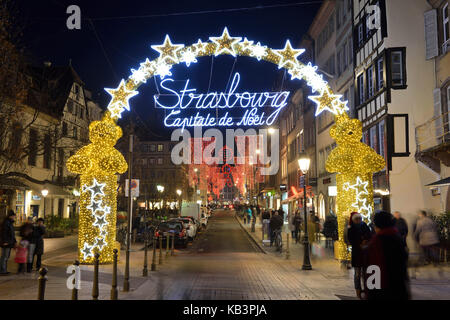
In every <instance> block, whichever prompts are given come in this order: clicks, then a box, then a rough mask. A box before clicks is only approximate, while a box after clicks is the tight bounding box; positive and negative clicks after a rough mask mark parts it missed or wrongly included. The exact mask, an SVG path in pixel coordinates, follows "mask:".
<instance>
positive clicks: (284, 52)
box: [273, 40, 305, 69]
mask: <svg viewBox="0 0 450 320" xmlns="http://www.w3.org/2000/svg"><path fill="white" fill-rule="evenodd" d="M273 52H274V53H275V54H276V55H277V56H279V57H280V62H279V63H278V69H281V68H282V67H284V66H285V65H286V64H288V63H291V64H292V65H294V66H295V64H296V63H297V57H298V56H299V55H301V54H302V53H303V52H305V49H293V48H292V45H291V42H290V41H289V40H287V41H286V44H285V45H284V48H283V49H280V50H273Z"/></svg>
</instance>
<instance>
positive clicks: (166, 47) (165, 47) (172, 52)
mask: <svg viewBox="0 0 450 320" xmlns="http://www.w3.org/2000/svg"><path fill="white" fill-rule="evenodd" d="M151 47H152V49H154V50H156V51H158V52H159V58H160V59H161V60H163V61H165V62H167V59H168V60H171V61H172V62H173V63H178V57H177V52H178V51H179V50H181V49H182V48H183V47H184V44H173V43H172V41H171V40H170V37H169V35H166V37H165V39H164V43H163V44H161V45H153V46H151Z"/></svg>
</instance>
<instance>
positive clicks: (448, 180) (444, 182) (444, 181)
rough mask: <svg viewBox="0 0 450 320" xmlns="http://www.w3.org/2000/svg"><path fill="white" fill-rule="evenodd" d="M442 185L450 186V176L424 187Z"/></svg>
mask: <svg viewBox="0 0 450 320" xmlns="http://www.w3.org/2000/svg"><path fill="white" fill-rule="evenodd" d="M444 186H450V177H448V178H445V179H441V180H438V181H436V182H433V183H430V184H427V185H426V187H444Z"/></svg>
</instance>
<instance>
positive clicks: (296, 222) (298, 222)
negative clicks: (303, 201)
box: [293, 210, 302, 243]
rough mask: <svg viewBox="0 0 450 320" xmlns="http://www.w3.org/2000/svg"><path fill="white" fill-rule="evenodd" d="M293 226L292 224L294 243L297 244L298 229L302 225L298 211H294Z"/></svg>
mask: <svg viewBox="0 0 450 320" xmlns="http://www.w3.org/2000/svg"><path fill="white" fill-rule="evenodd" d="M293 224H294V237H295V243H298V240H299V235H300V228H301V225H302V217H301V216H300V211H298V210H296V211H295V216H294V219H293Z"/></svg>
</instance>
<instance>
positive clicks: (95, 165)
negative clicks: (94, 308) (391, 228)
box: [67, 28, 384, 263]
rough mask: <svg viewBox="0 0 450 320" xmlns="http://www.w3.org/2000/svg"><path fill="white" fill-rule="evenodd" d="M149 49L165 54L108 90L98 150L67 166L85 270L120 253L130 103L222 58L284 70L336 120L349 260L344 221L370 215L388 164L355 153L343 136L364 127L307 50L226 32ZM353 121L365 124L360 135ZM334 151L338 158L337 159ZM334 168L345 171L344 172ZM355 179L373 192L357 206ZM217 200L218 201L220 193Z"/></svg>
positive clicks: (331, 166)
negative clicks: (376, 183)
mask: <svg viewBox="0 0 450 320" xmlns="http://www.w3.org/2000/svg"><path fill="white" fill-rule="evenodd" d="M151 47H152V48H153V49H155V50H156V51H157V52H158V53H159V57H158V58H156V59H154V60H151V61H150V60H149V59H148V58H147V59H146V60H145V61H144V62H142V63H141V64H140V66H139V67H138V68H137V69H131V75H130V76H129V78H128V79H126V80H125V79H122V80H121V81H120V83H119V86H118V87H117V88H115V89H114V88H112V89H109V88H105V90H106V92H108V93H109V94H110V95H111V101H110V103H109V104H108V111H107V112H106V113H105V115H104V117H103V119H102V120H101V121H97V122H94V123H93V124H91V126H90V128H89V139H90V140H91V142H92V143H91V144H90V145H88V146H86V147H83V148H82V149H80V150H79V151H78V152H77V153H76V154H75V155H74V156H72V157H70V158H69V159H68V162H67V167H68V169H69V171H71V172H73V173H77V174H80V181H81V187H82V188H81V194H80V223H79V239H78V256H79V260H80V262H82V263H92V262H93V261H94V253H95V252H99V253H100V262H103V263H109V262H112V259H113V249H114V248H115V247H117V243H115V232H116V226H115V223H116V198H117V180H116V174H117V173H123V172H125V171H126V169H127V164H126V163H125V160H124V159H123V156H122V155H121V154H120V153H119V152H118V151H117V150H116V149H114V147H113V146H114V144H115V142H116V141H117V140H118V139H119V138H120V136H121V135H122V131H121V130H120V127H119V126H117V124H116V121H117V120H118V119H119V118H120V117H121V114H122V112H123V111H125V110H130V104H129V100H130V99H131V98H132V97H134V96H136V95H137V94H138V93H139V92H138V89H139V87H140V86H141V85H142V84H144V83H146V82H147V80H148V79H150V78H152V77H153V76H160V78H161V79H163V78H164V77H166V76H170V75H171V71H170V70H171V68H172V66H173V65H176V64H180V63H184V64H185V65H186V66H187V67H189V66H190V65H191V64H192V63H197V58H198V57H204V56H219V55H223V54H228V55H232V56H234V57H236V56H247V57H252V58H255V59H257V60H258V61H261V60H263V61H267V62H271V63H274V64H276V65H277V66H278V68H279V69H281V68H284V69H285V70H287V72H288V73H289V75H290V76H291V80H295V79H298V80H305V81H306V83H307V84H308V85H309V86H310V87H311V89H312V92H313V93H316V95H314V96H309V99H310V100H312V101H313V102H315V104H316V105H317V109H316V116H317V115H319V114H320V113H321V112H323V111H325V110H326V111H329V112H332V113H333V114H334V115H335V117H336V125H335V127H336V126H337V128H336V130H334V132H335V135H336V137H339V139H340V141H338V139H337V138H335V136H333V138H335V140H336V141H337V143H338V148H336V150H333V152H332V154H331V155H330V157H331V156H334V157H331V158H332V159H330V158H329V159H328V160H327V170H328V171H329V172H337V178H336V180H337V189H338V197H337V204H338V206H337V208H338V209H337V215H338V223H339V241H338V243H337V244H338V245H337V246H335V249H336V252H335V253H336V257H337V258H339V259H348V250H347V246H346V244H345V243H344V241H343V227H344V224H345V217H346V215H347V214H348V213H349V210H354V208H353V209H352V205H353V204H354V203H355V202H357V201H360V202H361V201H364V199H366V201H365V205H366V207H365V208H367V209H373V198H372V195H371V194H370V192H371V191H372V188H371V186H372V173H373V172H376V171H379V170H381V169H382V168H383V167H384V159H383V158H382V157H381V156H380V157H378V158H377V157H376V156H375V155H376V152H375V151H373V150H372V149H370V148H368V147H367V148H364V147H363V146H359V148H358V150H357V151H356V150H355V149H354V144H352V143H353V142H354V141H353V142H352V141H347V140H349V137H343V136H342V135H344V134H345V132H346V130H349V129H348V128H356V129H358V130H361V128H362V126H361V123H360V122H359V120H356V119H350V118H349V117H348V115H347V113H346V111H347V110H348V107H347V103H348V102H347V101H342V100H341V98H342V95H337V94H334V93H333V91H332V90H331V88H330V87H329V85H328V84H327V82H326V81H325V80H324V79H323V78H322V76H321V75H319V74H318V73H317V72H316V71H317V67H316V66H313V65H312V64H311V63H308V64H306V65H305V64H303V63H301V62H300V61H298V59H297V57H298V56H300V55H301V54H302V53H303V52H304V51H305V50H303V49H294V48H292V45H291V43H290V42H289V40H288V41H286V44H285V46H284V48H283V49H271V48H268V47H267V46H265V45H262V44H261V43H260V42H257V43H256V44H255V42H254V41H253V40H249V39H247V38H243V39H242V38H241V37H233V36H230V34H229V32H228V29H227V28H225V29H224V30H223V32H222V35H220V36H218V37H210V38H209V41H206V42H203V41H202V40H198V41H197V42H196V43H194V44H191V45H189V46H185V45H184V44H173V43H172V41H171V40H170V37H169V36H168V35H166V37H165V39H164V42H163V43H162V44H161V45H153V46H151ZM355 121H356V122H358V123H359V127H358V124H357V123H355ZM332 129H333V128H332ZM342 142H343V143H342ZM347 142H349V143H347ZM337 149H339V150H337ZM335 151H339V152H336V154H333V153H334V152H335ZM374 154H375V155H374ZM355 157H356V158H360V159H367V160H363V161H359V162H358V165H352V164H349V161H350V162H351V161H354V160H352V159H354V158H355ZM380 158H381V159H380ZM365 163H366V164H367V165H365ZM336 168H344V170H340V169H336ZM357 177H362V178H363V179H364V181H367V183H368V185H369V186H370V187H369V188H368V192H367V193H364V192H360V193H357V195H356V198H355V192H349V190H350V189H349V188H347V189H345V187H344V186H346V185H354V184H355V183H356V178H357ZM97 184H98V185H99V186H100V187H98V186H97ZM103 185H105V187H104V190H103V189H101V190H100V191H101V192H100V191H98V190H97V188H102V187H101V186H103ZM94 188H96V189H95V191H92V190H94ZM350 191H353V189H351V190H350ZM213 192H214V193H215V194H216V195H217V194H218V191H217V190H213ZM94 207H95V208H94Z"/></svg>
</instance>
